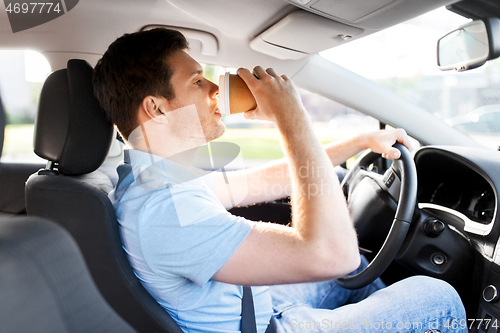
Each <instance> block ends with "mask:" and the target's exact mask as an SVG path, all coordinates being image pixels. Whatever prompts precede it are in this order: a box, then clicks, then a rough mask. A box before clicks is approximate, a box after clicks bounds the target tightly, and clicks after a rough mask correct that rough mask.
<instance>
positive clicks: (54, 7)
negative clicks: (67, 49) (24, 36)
mask: <svg viewBox="0 0 500 333" xmlns="http://www.w3.org/2000/svg"><path fill="white" fill-rule="evenodd" d="M49 1H50V2H33V1H31V0H29V1H28V0H4V1H3V2H4V4H5V10H6V12H7V16H8V17H9V21H10V26H11V28H12V32H14V33H15V32H19V31H23V30H26V29H30V28H33V27H36V26H38V25H41V24H44V23H47V22H49V21H52V20H53V19H55V18H58V17H59V16H62V15H64V14H66V13H67V12H69V11H70V10H71V9H73V8H74V7H75V6H76V4H77V3H78V0H49Z"/></svg>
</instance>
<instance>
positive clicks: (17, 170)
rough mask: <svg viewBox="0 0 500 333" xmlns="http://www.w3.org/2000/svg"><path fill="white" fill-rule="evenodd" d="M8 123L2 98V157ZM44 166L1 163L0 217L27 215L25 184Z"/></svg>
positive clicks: (0, 151)
mask: <svg viewBox="0 0 500 333" xmlns="http://www.w3.org/2000/svg"><path fill="white" fill-rule="evenodd" d="M6 123H7V118H6V114H5V109H4V107H3V103H2V98H1V97H0V157H1V156H2V151H3V143H4V135H5V134H4V132H5V126H6ZM42 166H43V164H41V163H19V162H16V163H13V162H0V217H10V216H14V215H25V214H26V204H25V201H24V183H25V182H26V179H27V178H28V177H29V175H31V174H32V173H33V172H35V171H36V170H38V169H40V168H41V167H42Z"/></svg>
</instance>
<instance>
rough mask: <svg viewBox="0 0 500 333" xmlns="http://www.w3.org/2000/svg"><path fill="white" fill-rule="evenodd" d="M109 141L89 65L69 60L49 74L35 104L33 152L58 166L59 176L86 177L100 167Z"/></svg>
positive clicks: (107, 124) (110, 128)
mask: <svg viewBox="0 0 500 333" xmlns="http://www.w3.org/2000/svg"><path fill="white" fill-rule="evenodd" d="M112 138H113V124H112V123H111V122H109V121H108V120H107V118H106V115H105V113H104V110H102V109H101V107H100V105H99V102H98V101H97V99H96V98H95V96H94V92H93V87H92V66H90V64H89V63H88V62H86V61H84V60H78V59H72V60H69V61H68V66H67V68H66V69H61V70H58V71H55V72H54V73H52V74H50V76H49V77H48V78H47V80H46V81H45V83H44V85H43V87H42V91H41V93H40V100H39V103H38V113H37V117H36V121H35V133H34V146H35V147H34V150H35V153H36V154H37V155H38V156H40V157H42V158H45V159H47V160H49V161H52V162H55V163H58V170H59V172H60V173H63V174H69V175H79V174H85V173H90V172H92V171H94V170H96V169H97V168H98V167H99V166H101V164H102V163H103V162H104V160H105V159H106V156H107V153H108V151H109V148H110V146H111V142H112Z"/></svg>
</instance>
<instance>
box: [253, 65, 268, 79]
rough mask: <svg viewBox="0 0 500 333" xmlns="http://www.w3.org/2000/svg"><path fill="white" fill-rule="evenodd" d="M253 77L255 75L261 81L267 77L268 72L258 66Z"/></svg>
mask: <svg viewBox="0 0 500 333" xmlns="http://www.w3.org/2000/svg"><path fill="white" fill-rule="evenodd" d="M253 75H255V76H256V77H257V78H258V79H261V78H263V77H265V76H266V75H267V72H266V71H265V70H264V68H262V67H261V66H256V67H254V69H253Z"/></svg>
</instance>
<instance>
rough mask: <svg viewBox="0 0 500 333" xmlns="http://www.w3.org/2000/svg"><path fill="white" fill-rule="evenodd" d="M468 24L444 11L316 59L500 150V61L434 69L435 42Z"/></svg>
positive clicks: (374, 35)
mask: <svg viewBox="0 0 500 333" xmlns="http://www.w3.org/2000/svg"><path fill="white" fill-rule="evenodd" d="M469 21H470V20H469V19H467V18H464V17H462V16H460V15H457V14H455V13H452V12H450V11H448V10H446V9H445V8H444V7H443V8H440V9H437V10H434V11H432V12H429V13H427V14H425V15H422V16H419V17H417V18H415V19H412V20H410V21H407V22H405V23H402V24H399V25H397V26H394V27H392V28H389V29H386V30H384V31H381V32H378V33H375V34H372V35H370V36H367V37H365V38H362V39H360V40H358V41H353V42H352V43H348V44H345V45H343V46H339V47H336V48H333V49H330V50H327V51H324V52H322V53H320V55H321V56H323V57H324V58H326V59H328V60H330V61H332V62H335V63H337V64H339V65H341V66H343V67H345V68H347V69H349V70H351V71H353V72H355V73H357V74H359V75H362V76H364V77H366V78H368V79H370V80H373V81H375V82H377V83H379V84H381V85H383V86H385V87H387V88H389V89H390V90H392V91H393V92H395V93H397V94H399V95H401V96H402V97H404V98H406V99H408V100H409V101H410V102H412V103H413V104H416V105H418V106H420V107H421V108H423V109H424V110H427V111H428V112H430V113H431V114H433V115H434V116H436V117H438V118H441V119H443V120H445V122H446V123H448V125H450V126H452V127H454V128H456V129H458V130H459V131H462V132H464V133H465V134H467V135H469V136H470V137H471V138H473V139H474V140H476V141H478V142H479V143H481V144H482V145H484V146H487V147H490V148H492V149H495V150H496V149H499V146H500V60H499V59H495V60H490V61H488V62H487V63H486V64H485V65H483V66H481V67H479V68H476V69H473V70H469V71H465V72H460V73H458V72H455V71H444V72H443V71H440V70H439V69H438V68H437V61H436V44H437V40H438V39H439V38H440V37H442V36H443V35H445V34H446V33H447V32H449V31H450V30H453V29H455V28H457V27H458V26H460V25H462V24H464V23H467V22H469Z"/></svg>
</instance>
